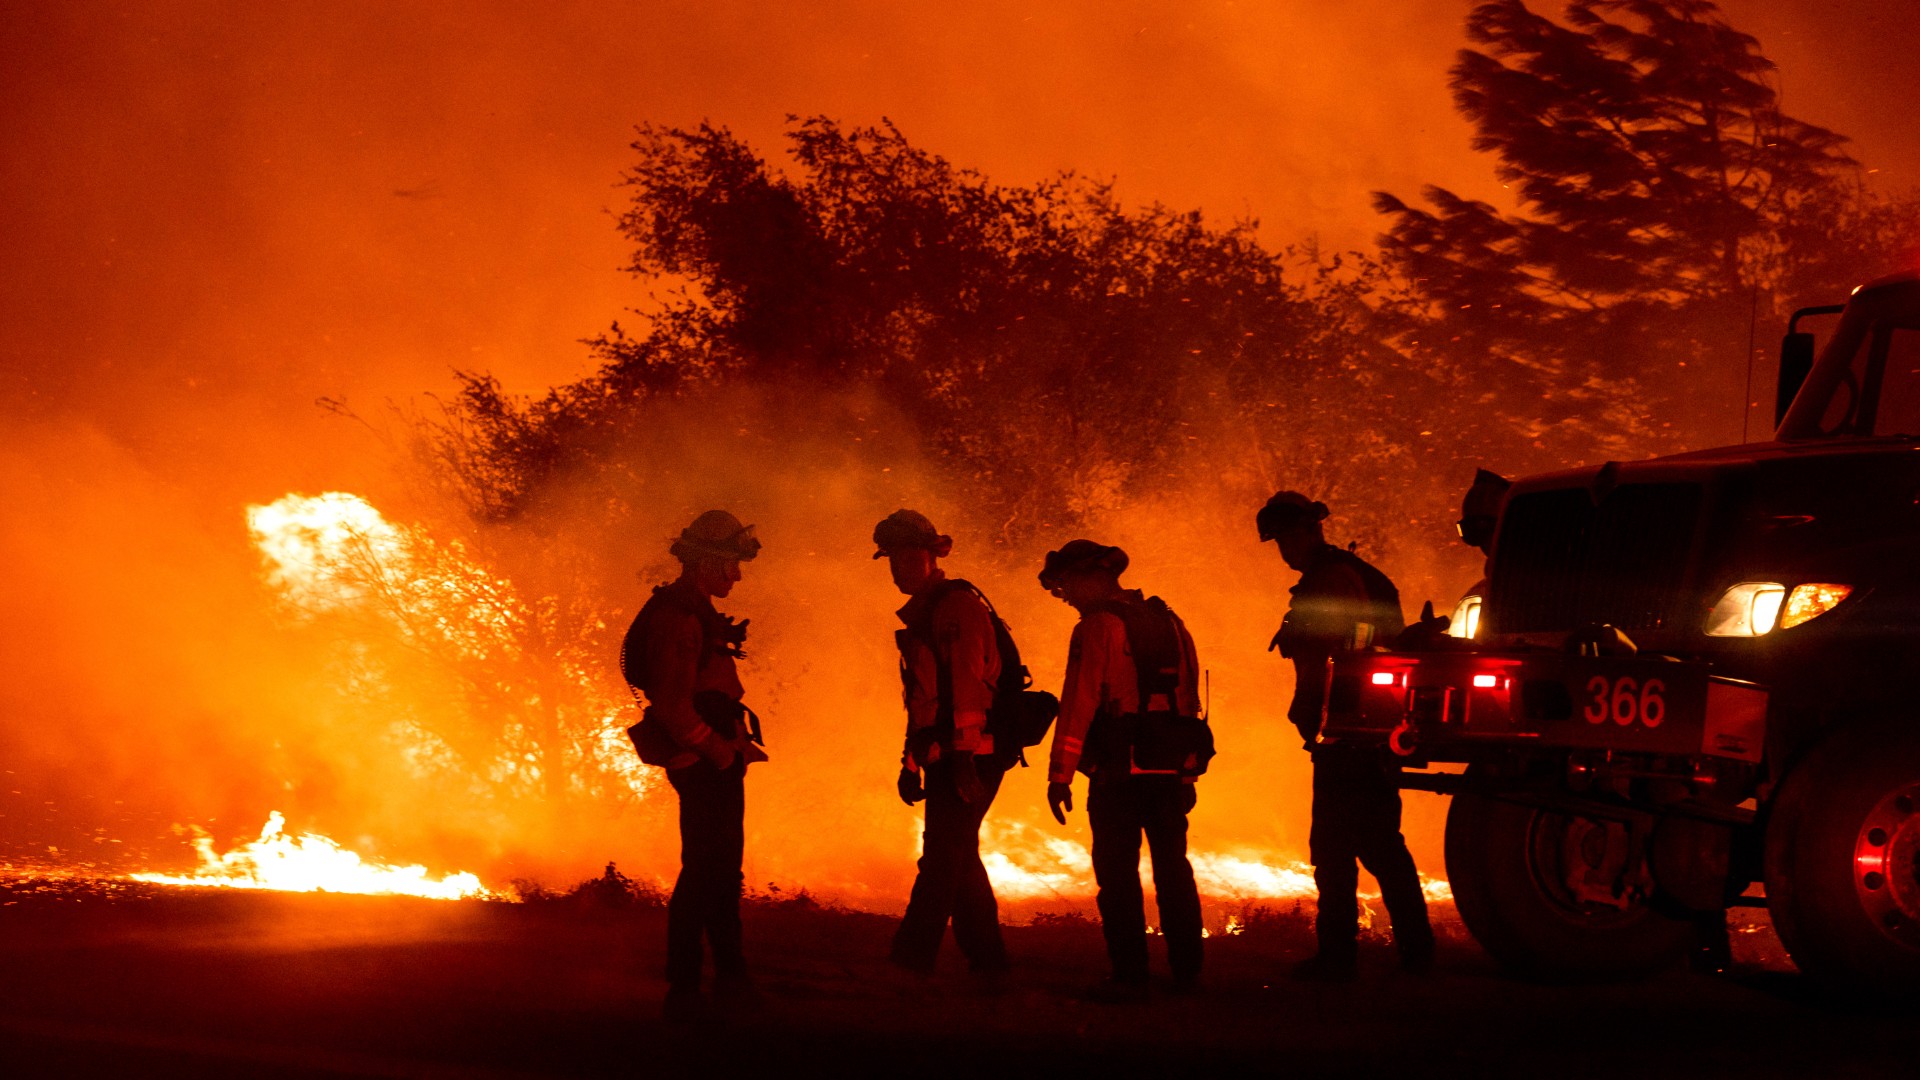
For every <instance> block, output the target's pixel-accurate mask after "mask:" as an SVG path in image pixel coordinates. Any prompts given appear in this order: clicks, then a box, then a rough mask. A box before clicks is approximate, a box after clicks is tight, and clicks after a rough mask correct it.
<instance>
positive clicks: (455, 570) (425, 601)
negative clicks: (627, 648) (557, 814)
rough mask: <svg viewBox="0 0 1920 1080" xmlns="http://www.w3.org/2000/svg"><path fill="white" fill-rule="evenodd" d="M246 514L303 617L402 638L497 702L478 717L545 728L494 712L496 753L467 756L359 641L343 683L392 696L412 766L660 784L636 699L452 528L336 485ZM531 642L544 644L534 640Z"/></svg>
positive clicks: (386, 702)
mask: <svg viewBox="0 0 1920 1080" xmlns="http://www.w3.org/2000/svg"><path fill="white" fill-rule="evenodd" d="M247 527H248V530H249V532H250V533H251V534H252V536H253V541H254V545H255V546H256V547H257V548H258V549H259V551H260V553H261V555H262V557H263V559H264V561H265V567H266V578H267V583H268V584H269V585H270V586H272V587H273V588H274V589H275V591H276V592H278V594H279V595H280V598H281V599H282V600H284V601H285V602H286V603H287V604H288V605H289V607H290V608H292V609H293V610H294V611H295V612H297V613H299V615H300V616H301V617H303V618H320V617H332V618H336V619H345V620H347V621H348V625H349V626H350V628H351V629H350V631H349V638H351V639H356V643H357V644H363V643H364V641H366V640H368V639H373V638H379V637H385V638H387V639H389V640H397V641H398V642H400V643H401V644H403V645H404V646H406V653H407V654H408V655H410V656H425V657H430V658H432V660H434V661H435V662H437V664H438V670H440V671H442V672H456V673H458V675H459V677H461V678H464V679H466V680H468V681H469V682H470V683H471V684H472V686H473V688H474V689H475V690H477V691H478V694H479V696H481V697H484V698H486V699H487V700H489V701H491V702H493V703H494V704H495V705H496V706H499V707H498V708H496V709H494V710H492V711H491V712H490V713H489V715H488V717H486V718H483V719H481V720H480V723H481V724H484V723H487V722H489V721H491V722H495V723H499V717H500V716H503V715H512V716H515V717H527V716H534V717H539V718H541V721H542V722H541V725H540V726H541V728H542V729H543V731H544V735H537V734H536V733H535V731H534V728H533V726H532V725H529V724H528V723H527V722H526V721H525V720H524V719H515V720H509V721H508V722H505V723H499V726H498V728H497V729H496V730H495V735H496V739H495V742H494V745H493V746H492V747H491V748H489V749H490V753H488V754H486V755H485V756H477V755H474V754H472V753H471V752H469V753H468V755H467V756H465V757H464V758H463V757H462V756H461V755H460V754H457V753H455V751H454V750H453V748H452V746H451V745H450V740H449V739H447V738H446V737H445V734H444V733H437V732H435V731H432V730H429V729H427V728H425V727H423V726H422V725H421V724H420V723H419V722H418V721H417V720H416V719H415V718H413V717H412V716H410V715H409V712H410V710H409V709H408V707H407V706H408V703H407V702H406V700H405V699H404V697H403V696H396V695H394V694H392V693H391V692H390V691H389V689H388V687H387V686H386V682H385V677H384V675H385V673H384V672H383V671H382V670H380V668H379V665H378V664H377V662H376V661H375V660H374V658H373V654H371V653H369V652H368V651H367V650H366V649H365V648H356V649H355V650H354V651H353V653H354V655H353V660H354V662H353V664H352V675H351V677H350V678H343V680H342V685H343V687H346V688H348V689H350V690H351V691H352V692H354V693H355V694H356V695H358V697H359V698H360V699H361V700H360V702H359V703H360V704H363V705H383V706H387V707H389V709H390V711H391V713H392V715H393V717H394V719H393V721H392V733H393V736H394V738H395V740H396V742H397V744H398V746H399V752H400V753H401V754H402V755H403V756H404V757H405V759H406V760H407V761H408V763H409V764H410V765H412V766H413V768H414V771H415V772H416V774H418V775H421V776H427V775H431V774H435V773H442V774H447V773H452V774H462V775H465V776H467V777H469V778H472V779H473V780H475V781H476V782H478V783H480V784H481V785H482V786H486V785H494V786H504V787H508V788H517V789H518V791H517V792H512V794H524V793H527V792H529V791H536V790H540V789H542V787H543V785H544V783H545V781H546V780H547V779H548V778H549V777H550V776H551V777H559V778H563V779H562V781H561V782H562V783H563V784H565V785H566V786H567V787H569V788H571V789H575V793H576V794H581V793H586V789H587V788H588V787H589V786H590V785H591V784H592V783H593V782H595V781H596V780H597V779H598V778H602V777H604V778H608V779H611V780H612V781H613V782H614V784H616V785H617V786H618V788H619V789H621V790H624V792H626V793H627V794H629V795H631V796H640V797H644V796H645V795H646V794H647V792H648V791H650V790H651V789H652V788H653V787H654V786H656V784H657V782H658V780H657V776H656V775H652V774H650V773H649V771H648V770H647V769H646V768H645V767H644V766H642V765H641V763H640V761H639V759H638V757H637V756H636V755H635V754H634V752H633V746H632V744H631V743H630V742H629V741H628V740H627V736H626V728H627V726H628V725H629V724H631V723H632V722H633V717H631V716H629V715H628V713H630V712H631V709H632V705H631V703H630V702H629V701H628V700H626V698H625V697H624V696H622V695H618V694H616V693H613V692H611V691H610V690H609V688H608V687H607V686H605V685H604V682H603V680H601V679H599V678H597V677H596V676H595V674H594V673H593V672H591V671H590V670H588V667H587V665H586V664H585V663H584V662H583V659H582V655H581V654H580V652H579V650H578V648H577V647H576V648H574V649H573V651H571V652H568V651H566V650H567V647H568V646H567V645H565V644H563V645H561V646H559V647H558V648H556V647H555V645H554V642H555V641H556V640H558V639H560V638H563V637H564V634H557V633H556V632H555V627H554V626H552V625H546V624H542V623H541V622H540V619H541V614H540V613H541V611H543V610H545V608H544V607H543V606H542V605H540V604H529V603H528V602H527V601H526V600H524V599H523V598H522V597H521V595H520V594H519V592H518V590H516V589H515V588H514V585H513V583H512V582H511V581H509V580H507V579H506V578H503V577H500V576H498V575H496V574H494V573H491V572H490V571H488V570H487V569H486V568H485V567H483V566H482V565H480V564H479V563H478V562H476V561H475V560H474V559H472V558H471V557H469V556H468V554H467V551H466V549H465V548H464V547H463V545H462V544H461V543H460V542H459V541H458V540H454V541H451V542H448V543H440V542H436V541H435V540H434V538H433V537H431V536H430V535H428V534H427V531H426V530H425V529H423V528H420V527H418V526H411V525H397V524H395V523H393V522H391V521H389V520H387V518H386V517H385V516H384V515H382V514H381V513H380V511H379V510H378V509H377V508H375V507H374V506H373V504H371V503H369V502H368V501H367V500H365V499H363V498H361V497H360V496H358V495H353V494H350V493H347V492H340V491H329V492H326V493H323V494H320V495H311V496H309V495H297V494H289V495H285V496H282V497H281V498H279V499H276V500H275V501H274V502H272V503H269V504H266V505H263V506H250V507H248V508H247ZM547 606H551V605H547ZM549 614H550V613H549ZM528 642H545V643H546V648H545V650H544V651H543V650H541V649H537V648H536V649H532V650H530V649H529V647H528ZM573 644H574V645H575V646H577V645H578V644H579V643H577V642H576V643H573ZM555 676H558V677H557V678H555ZM543 686H544V688H545V691H546V692H545V693H544V694H543V693H542V691H541V689H538V688H540V687H543ZM467 745H469V747H471V745H472V744H471V742H468V744H467ZM583 766H584V768H583Z"/></svg>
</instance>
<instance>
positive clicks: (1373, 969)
mask: <svg viewBox="0 0 1920 1080" xmlns="http://www.w3.org/2000/svg"><path fill="white" fill-rule="evenodd" d="M1443 914H1447V913H1443ZM663 918H664V916H663V914H662V913H661V912H660V911H658V910H657V909H651V908H633V907H630V908H625V909H604V908H584V907H580V906H577V905H575V906H568V905H559V904H548V905H534V904H529V905H511V904H500V903H473V902H460V903H440V902H433V901H414V900H397V899H376V898H361V897H341V896H314V895H288V894H248V893H224V892H197V891H187V890H181V891H177V892H176V891H172V890H150V891H148V892H147V893H145V894H142V895H134V896H122V897H119V898H104V897H90V896H87V895H83V894H81V895H75V894H69V895H64V896H61V897H58V898H54V899H48V898H44V897H32V896H29V897H25V898H16V899H15V902H13V903H11V904H9V905H7V906H4V907H0V1075H6V1076H42V1075H46V1076H73V1075H79V1076H89V1075H115V1076H155V1075H180V1076H337V1075H348V1076H406V1077H441V1076H446V1077H469V1076H471V1077H499V1076H604V1075H647V1076H662V1075H664V1076H673V1075H688V1074H694V1073H700V1074H704V1075H714V1076H725V1075H762V1076H787V1075H796V1074H808V1075H810V1074H815V1073H823V1072H828V1071H830V1072H832V1073H835V1074H840V1075H892V1076H914V1077H919V1076H922V1075H947V1074H967V1075H972V1076H982V1075H994V1076H998V1075H1035V1074H1046V1075H1054V1076H1061V1077H1065V1076H1069V1075H1088V1074H1089V1073H1090V1071H1091V1070H1097V1069H1109V1068H1110V1069H1113V1070H1116V1072H1117V1074H1119V1075H1137V1074H1140V1073H1155V1072H1178V1073H1188V1072H1194V1071H1205V1072H1212V1073H1225V1072H1227V1071H1228V1070H1231V1072H1232V1073H1236V1074H1237V1073H1242V1072H1248V1071H1251V1072H1255V1073H1257V1074H1262V1075H1288V1076H1313V1075H1323V1074H1343V1075H1381V1074H1386V1073H1389V1072H1393V1073H1397V1074H1400V1075H1407V1076H1423V1077H1424V1076H1456V1075H1471V1076H1475V1077H1486V1076H1508V1075H1516V1076H1517V1075H1528V1076H1548V1077H1584V1076H1592V1077H1608V1078H1618V1077H1641V1076H1686V1077H1711V1076H1741V1077H1754V1076H1807V1075H1823V1076H1833V1075H1846V1076H1849V1077H1882V1076H1885V1077H1895V1076H1899V1077H1913V1076H1915V1075H1920V1053H1917V1052H1916V1050H1915V1048H1914V1047H1915V1044H1914V1042H1913V1038H1912V1032H1913V1026H1914V1025H1913V1017H1912V1014H1911V1013H1910V1012H1906V1011H1902V1010H1900V1009H1899V1008H1897V1007H1887V1008H1881V1009H1873V1008H1863V1007H1860V1006H1857V1005H1856V1006H1849V1007H1845V1008H1842V1007H1838V1006H1835V1005H1832V1004H1827V1003H1822V1002H1820V1001H1817V1000H1814V999H1812V998H1811V997H1810V995H1809V994H1808V992H1807V991H1806V989H1805V988H1804V987H1803V986H1802V984H1801V983H1800V980H1799V979H1798V977H1797V976H1795V975H1793V974H1792V973H1791V971H1790V970H1782V969H1780V966H1779V965H1778V964H1777V963H1774V962H1773V961H1772V957H1773V956H1774V955H1775V953H1774V952H1773V949H1772V948H1771V947H1770V946H1769V945H1768V943H1767V939H1768V938H1769V937H1770V935H1768V934H1766V933H1765V930H1764V926H1754V927H1750V928H1749V932H1748V933H1744V934H1741V935H1738V936H1739V939H1740V940H1739V955H1740V956H1741V958H1742V961H1743V962H1742V965H1741V969H1740V970H1739V971H1738V972H1737V973H1736V974H1735V975H1733V976H1732V977H1718V978H1710V977H1705V976H1699V975H1694V974H1690V973H1687V972H1684V971H1675V972H1672V973H1670V974H1667V975H1664V976H1661V977H1659V978H1656V979H1653V980H1651V981H1648V982H1643V983H1635V984H1631V985H1612V986H1542V985H1537V984H1530V983H1526V982H1521V981H1517V980H1514V979H1511V978H1509V977H1507V976H1505V975H1503V974H1501V973H1500V972H1499V971H1497V970H1496V969H1495V968H1494V967H1493V966H1492V964H1491V963H1490V962H1489V961H1488V960H1487V959H1486V958H1485V957H1484V956H1483V955H1482V954H1481V953H1480V952H1479V950H1478V949H1477V948H1476V947H1474V945H1473V944H1472V943H1471V941H1469V940H1467V939H1465V938H1464V937H1463V936H1462V935H1461V934H1460V933H1459V930H1458V926H1457V924H1451V925H1448V924H1445V923H1444V922H1443V931H1449V932H1445V933H1443V939H1444V940H1443V944H1442V949H1441V955H1440V970H1439V971H1438V972H1436V973H1434V974H1432V975H1429V976H1425V977H1414V976H1408V975H1404V974H1401V973H1400V972H1398V971H1397V970H1396V969H1395V968H1394V966H1393V963H1392V955H1391V953H1390V952H1389V951H1387V950H1386V948H1385V947H1384V945H1379V944H1375V945H1374V946H1372V947H1371V948H1369V949H1368V951H1367V952H1366V953H1365V956H1364V960H1365V962H1366V965H1367V966H1366V974H1365V976H1364V977H1363V978H1362V979H1361V980H1360V981H1359V982H1357V983H1355V984H1351V985H1345V986H1321V985H1314V984H1301V983H1296V982H1290V981H1288V980H1286V979H1285V978H1283V977H1282V976H1281V974H1280V973H1281V971H1282V970H1283V969H1284V967H1285V965H1286V964H1287V963H1288V962H1290V961H1291V960H1293V959H1297V958H1299V957H1300V956H1302V955H1304V954H1305V953H1306V952H1307V951H1308V949H1309V948H1310V933H1309V930H1308V926H1307V923H1306V921H1305V918H1304V914H1303V913H1300V912H1287V913H1278V914H1273V915H1271V916H1270V917H1268V918H1265V919H1256V920H1255V921H1254V922H1253V923H1252V924H1251V925H1250V926H1249V928H1248V929H1247V930H1246V931H1245V932H1244V933H1241V934H1238V935H1236V936H1231V937H1227V936H1215V937H1214V938H1212V939H1211V940H1210V941H1209V943H1208V945H1209V952H1208V965H1209V967H1208V990H1207V992H1206V993H1205V994H1203V995H1201V996H1198V997H1191V998H1174V997H1165V996H1162V997H1159V998H1157V999H1156V1000H1155V1001H1154V1002H1152V1003H1151V1004H1147V1005H1129V1006H1109V1005H1098V1004H1093V1003H1090V1002H1087V1001H1085V1000H1083V998H1082V997H1081V995H1080V991H1081V990H1082V989H1084V988H1085V987H1086V986H1087V985H1088V984H1090V983H1092V982H1093V981H1094V980H1095V979H1096V978H1097V977H1098V976H1099V975H1100V973H1101V971H1102V968H1103V966H1104V956H1103V953H1102V951H1101V945H1100V939H1099V931H1098V928H1097V926H1096V925H1095V924H1093V923H1090V922H1086V921H1084V920H1078V919H1065V920H1059V919H1056V920H1051V921H1048V922H1045V923H1043V924H1040V925H1032V926H1023V927H1015V928H1012V929H1011V930H1010V932H1009V945H1010V947H1011V949H1012V950H1013V951H1014V953H1015V955H1016V957H1017V958H1018V960H1019V962H1020V965H1021V966H1020V969H1019V971H1018V972H1017V974H1016V977H1015V978H1014V979H1013V980H1012V981H1011V983H1010V984H1009V985H1007V986H1005V987H1004V988H1002V989H1001V990H1000V991H999V992H997V993H992V992H987V991H986V990H984V989H983V988H980V987H976V986H974V985H973V984H971V983H970V982H969V981H968V979H967V977H966V976H965V975H964V974H963V973H961V972H960V971H959V970H958V967H959V965H958V964H957V963H953V964H952V966H953V968H954V969H955V970H953V971H952V972H947V971H945V970H943V972H942V973H941V974H940V975H937V976H935V977H934V978H932V979H925V980H923V979H919V978H914V977H908V976H904V975H902V974H899V973H896V972H894V971H893V970H892V969H890V968H888V967H887V966H886V965H885V964H883V963H880V962H879V961H878V959H877V958H878V957H880V956H882V955H884V953H885V946H886V942H887V937H888V934H889V933H890V932H891V927H892V920H891V919H890V918H887V917H884V916H877V915H866V914H859V913H848V912H836V911H829V910H824V909H821V908H819V907H816V906H813V905H812V904H810V903H806V902H795V901H786V902H760V903H756V904H754V905H752V906H751V907H750V910H749V913H748V935H749V949H750V956H751V957H752V959H753V960H754V961H755V962H756V964H757V965H758V970H759V972H760V977H761V981H762V985H763V987H764V988H765V990H766V992H767V996H768V998H769V1009H768V1012H767V1014H766V1015H765V1016H764V1017H762V1018H760V1019H758V1020H755V1021H751V1022H740V1023H736V1024H732V1025H729V1026H726V1027H703V1028H697V1029H693V1030H682V1029H675V1028H669V1027H667V1026H666V1025H664V1024H663V1023H662V1022H661V1021H660V1020H659V1019H658V1015H659V1005H660V997H661V993H662V990H663V987H662V985H661V984H660V982H659V981H658V979H657V976H656V972H658V971H659V970H660V967H661V942H662V937H663V928H662V922H663ZM951 960H952V958H951V957H949V961H950V962H951Z"/></svg>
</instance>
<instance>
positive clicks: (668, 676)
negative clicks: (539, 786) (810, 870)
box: [620, 510, 767, 1019]
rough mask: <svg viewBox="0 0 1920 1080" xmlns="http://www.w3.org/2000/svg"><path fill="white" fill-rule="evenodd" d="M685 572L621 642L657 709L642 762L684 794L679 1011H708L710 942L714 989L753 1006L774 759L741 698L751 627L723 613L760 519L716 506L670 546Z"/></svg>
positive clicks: (623, 656) (672, 942)
mask: <svg viewBox="0 0 1920 1080" xmlns="http://www.w3.org/2000/svg"><path fill="white" fill-rule="evenodd" d="M669 550H670V551H671V553H672V554H673V555H674V557H675V558H677V559H679V560H680V565H681V572H680V576H679V577H678V578H676V579H675V580H674V581H673V582H672V583H670V584H667V585H662V586H660V587H658V588H656V589H655V590H654V591H653V596H652V597H651V598H650V599H649V600H648V601H647V603H646V605H645V606H644V607H642V608H641V609H640V613H639V614H638V615H637V616H635V617H634V620H633V625H632V626H631V627H630V628H629V629H628V630H627V636H626V639H625V641H624V642H623V643H622V645H621V649H620V669H621V673H622V674H623V675H625V676H626V679H627V682H628V683H629V684H630V685H631V686H632V687H633V688H634V690H635V692H636V693H644V694H645V695H646V712H645V714H644V715H643V716H642V718H641V721H640V723H638V724H635V725H634V726H633V727H632V728H631V729H629V732H628V734H629V735H630V736H631V737H632V738H633V742H634V746H635V748H636V749H637V750H639V752H640V757H641V760H643V761H645V762H647V763H648V764H652V765H660V766H664V767H665V768H666V770H667V781H668V782H669V783H670V784H672V785H673V790H674V791H675V793H677V794H678V795H679V798H680V876H679V878H678V879H677V880H676V881H675V882H674V885H673V898H672V899H671V900H670V901H669V902H668V904H667V984H668V990H667V1001H666V1008H667V1014H668V1016H669V1017H672V1018H677V1019H686V1018H689V1017H691V1016H694V1015H697V1014H698V1013H699V1012H700V1011H701V1010H702V1008H703V1004H702V999H701V997H700V975H701V966H702V951H703V950H702V944H701V942H702V939H703V938H704V939H705V941H706V944H707V945H708V946H710V947H711V948H712V950H713V966H714V974H715V981H714V992H715V994H716V996H718V997H719V998H721V999H722V1002H723V1004H725V1005H728V1006H740V1005H744V1004H751V1002H752V1001H753V997H754V995H753V989H752V983H751V981H750V980H749V979H748V976H747V966H746V960H745V958H744V957H743V956H742V954H741V949H740V887H741V882H742V877H741V872H740V866H741V857H742V854H743V848H744V846H745V833H744V820H743V819H744V816H745V813H746V801H745V784H744V780H745V777H746V771H747V766H748V765H749V764H751V763H753V762H756V761H765V760H767V755H766V752H765V751H764V750H762V749H761V747H760V730H759V721H758V719H757V718H756V717H754V715H753V713H752V712H751V710H748V709H747V708H746V707H745V706H744V705H742V704H741V698H742V697H743V696H744V691H743V690H742V688H741V685H740V675H739V672H738V671H737V670H736V669H735V667H734V661H735V660H737V659H739V658H740V657H741V656H742V655H744V654H743V653H742V651H741V646H742V644H743V643H744V642H745V640H746V631H747V624H746V622H745V621H744V620H743V621H741V622H737V623H736V622H735V621H734V620H733V619H731V618H729V617H727V616H725V615H722V614H721V613H720V612H718V611H716V610H715V609H714V606H713V601H714V600H715V599H718V598H724V597H725V596H726V595H727V594H728V593H729V592H731V591H732V590H733V586H734V583H735V582H737V581H739V580H740V564H741V563H742V562H745V561H747V560H749V559H752V558H753V557H754V556H755V555H756V554H758V553H759V551H760V541H759V540H758V539H756V538H755V537H754V535H753V526H751V525H742V524H741V523H740V521H739V519H738V518H736V517H734V516H733V515H732V514H729V513H727V512H726V511H724V510H709V511H707V512H706V513H704V514H701V515H700V516H699V517H698V518H696V519H695V520H694V522H693V524H691V525H689V526H687V528H686V530H685V531H683V532H682V533H681V534H680V537H679V539H677V540H675V541H674V542H673V544H672V546H671V547H670V548H669Z"/></svg>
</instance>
